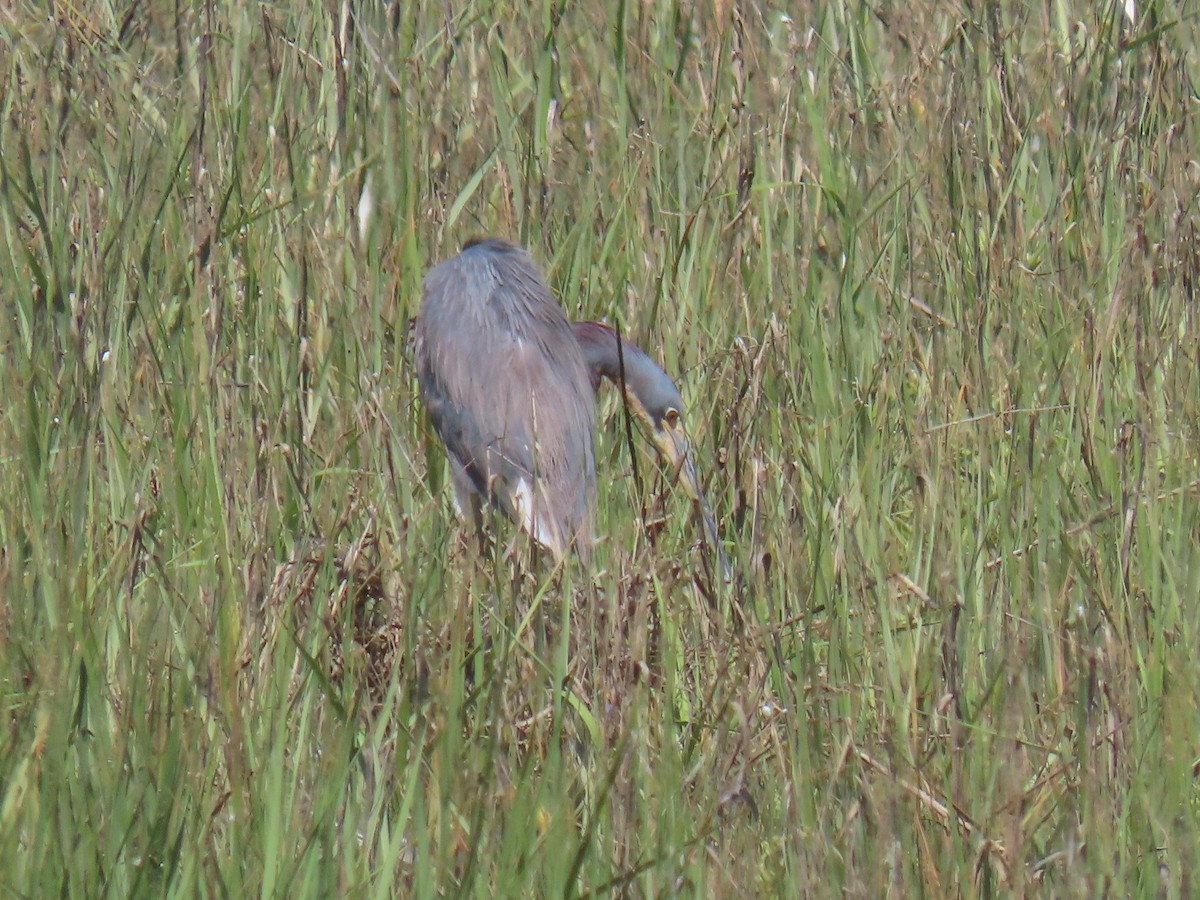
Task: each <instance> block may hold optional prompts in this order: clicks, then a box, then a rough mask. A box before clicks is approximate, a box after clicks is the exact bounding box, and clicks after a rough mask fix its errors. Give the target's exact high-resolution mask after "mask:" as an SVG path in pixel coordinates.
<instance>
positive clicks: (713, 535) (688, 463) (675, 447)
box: [651, 421, 733, 584]
mask: <svg viewBox="0 0 1200 900" xmlns="http://www.w3.org/2000/svg"><path fill="white" fill-rule="evenodd" d="M651 432H652V435H651V436H652V438H653V439H654V444H655V446H656V447H658V452H659V453H660V454H661V455H662V458H663V460H664V461H665V462H666V464H667V466H668V468H669V469H670V472H671V478H672V480H677V481H678V482H679V483H680V485H681V486H682V487H683V490H684V493H686V494H687V495H688V497H690V498H691V500H692V504H693V505H694V506H695V507H696V511H697V513H699V515H700V523H701V526H702V527H703V530H704V540H705V541H706V542H707V543H708V545H709V546H710V547H712V549H713V552H715V553H716V555H717V562H718V564H719V565H720V566H721V578H722V579H723V580H724V581H725V582H726V583H727V584H728V583H730V582H732V581H733V568H732V567H731V566H730V565H729V557H727V556H726V555H725V548H724V547H722V546H721V535H720V534H719V533H718V532H717V520H716V518H714V516H713V514H712V511H711V510H709V508H708V503H707V501H706V500H705V499H704V491H702V490H700V482H699V480H698V479H697V478H696V467H695V466H694V465H693V464H692V455H691V453H690V452H689V445H688V436H687V432H685V431H684V430H683V423H682V422H678V421H677V422H676V423H675V424H674V425H669V424H667V423H666V422H665V421H664V422H661V423H660V424H659V426H658V427H657V428H652V429H651Z"/></svg>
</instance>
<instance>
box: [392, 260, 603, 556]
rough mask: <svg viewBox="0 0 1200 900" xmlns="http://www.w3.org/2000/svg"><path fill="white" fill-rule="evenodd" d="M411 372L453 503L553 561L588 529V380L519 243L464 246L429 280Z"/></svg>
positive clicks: (591, 479)
mask: <svg viewBox="0 0 1200 900" xmlns="http://www.w3.org/2000/svg"><path fill="white" fill-rule="evenodd" d="M416 332H417V334H416V337H417V348H416V349H417V365H418V380H419V383H420V387H421V391H422V394H423V395H424V398H425V404H426V407H427V408H428V410H429V415H430V419H431V420H432V422H433V426H434V428H435V430H436V431H437V433H438V435H439V436H440V437H441V439H442V441H443V443H444V444H445V445H446V452H447V455H448V456H449V459H450V468H451V474H452V478H453V480H454V487H455V494H456V497H457V500H458V504H459V507H460V508H461V509H463V510H464V511H465V510H467V509H470V510H471V511H472V514H473V516H474V517H475V519H476V522H477V523H478V522H479V521H480V516H481V514H482V510H481V502H482V501H485V500H486V502H489V503H491V504H493V505H495V506H497V507H499V508H500V509H501V510H503V511H504V512H505V513H506V514H507V515H508V516H509V517H511V518H512V519H513V520H514V521H516V522H517V523H518V524H520V526H521V527H522V528H523V529H524V530H525V531H526V532H528V533H529V534H530V535H531V536H532V537H533V538H534V539H535V540H536V541H537V542H538V543H539V544H541V545H542V546H544V547H545V548H547V549H548V550H549V551H550V552H551V553H552V554H553V555H554V557H555V558H556V559H561V558H562V557H563V555H564V554H565V553H566V552H567V550H568V548H569V547H570V546H571V545H572V544H575V545H576V546H579V547H583V546H585V545H586V541H587V540H588V539H589V537H590V530H589V523H590V518H591V515H590V507H591V502H592V496H591V495H592V491H593V486H594V484H595V454H594V450H593V445H592V424H593V421H594V417H595V412H594V400H593V391H592V387H591V382H590V379H589V376H588V371H587V367H586V365H585V363H584V359H583V354H582V352H581V350H580V348H579V344H578V343H577V342H576V341H575V339H574V337H573V334H572V331H571V324H570V322H569V321H568V319H567V317H566V315H565V314H564V313H563V311H562V308H561V307H560V306H559V305H558V303H557V302H556V301H555V299H554V296H553V294H552V293H551V292H550V289H549V288H548V287H547V286H546V284H545V282H544V281H543V280H542V276H541V274H540V273H539V272H538V270H537V268H536V266H535V265H534V263H533V261H532V260H531V259H530V258H529V256H528V254H527V253H525V251H524V250H522V249H520V248H519V247H517V246H515V245H513V244H510V243H508V242H507V241H503V240H499V239H496V238H491V239H486V240H482V241H477V242H473V243H470V244H468V245H467V246H466V247H465V248H464V249H463V251H462V252H461V253H460V254H459V255H458V256H455V257H453V258H452V259H449V260H446V261H445V262H443V263H441V264H439V265H437V266H435V267H434V268H433V269H432V270H431V271H430V272H429V274H428V275H427V276H426V278H425V291H424V295H423V297H422V301H421V311H420V315H419V316H418V317H417V329H416Z"/></svg>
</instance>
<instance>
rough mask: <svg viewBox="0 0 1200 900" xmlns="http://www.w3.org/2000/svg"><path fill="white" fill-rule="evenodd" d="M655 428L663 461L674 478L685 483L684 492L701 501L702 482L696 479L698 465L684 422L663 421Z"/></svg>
mask: <svg viewBox="0 0 1200 900" xmlns="http://www.w3.org/2000/svg"><path fill="white" fill-rule="evenodd" d="M653 430H654V435H653V437H654V444H655V446H656V447H658V452H659V454H661V456H662V458H663V462H665V463H666V464H667V468H668V469H669V470H670V472H671V478H672V480H678V481H679V483H680V484H681V485H683V490H684V493H686V494H687V495H688V497H690V498H691V500H692V502H693V503H699V502H701V498H702V495H701V493H700V484H699V482H698V481H697V480H696V467H695V466H694V465H693V464H692V455H691V453H690V452H689V450H690V445H689V443H688V436H687V432H686V431H684V429H683V422H682V421H681V420H678V419H677V420H676V421H675V423H674V424H673V425H671V424H668V423H667V422H665V421H661V422H659V423H658V424H657V425H656V426H655V427H654V429H653Z"/></svg>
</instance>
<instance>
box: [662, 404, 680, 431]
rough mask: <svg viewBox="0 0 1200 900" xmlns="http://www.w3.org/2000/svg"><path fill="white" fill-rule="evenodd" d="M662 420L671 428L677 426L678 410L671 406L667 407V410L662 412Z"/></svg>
mask: <svg viewBox="0 0 1200 900" xmlns="http://www.w3.org/2000/svg"><path fill="white" fill-rule="evenodd" d="M663 421H664V422H666V423H667V425H669V426H670V427H671V428H676V427H678V425H679V410H677V409H676V408H675V407H673V406H671V407H668V408H667V411H666V412H665V413H663Z"/></svg>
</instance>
